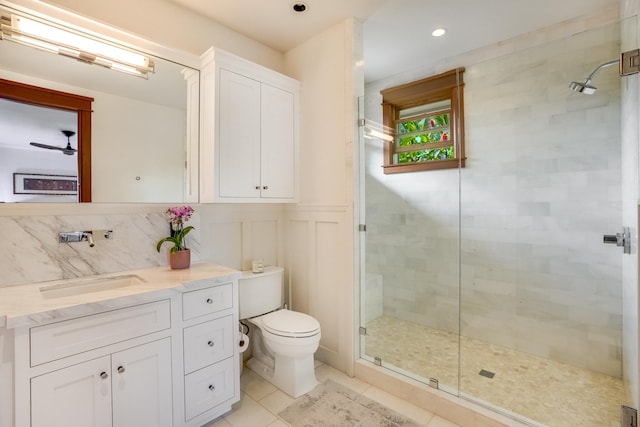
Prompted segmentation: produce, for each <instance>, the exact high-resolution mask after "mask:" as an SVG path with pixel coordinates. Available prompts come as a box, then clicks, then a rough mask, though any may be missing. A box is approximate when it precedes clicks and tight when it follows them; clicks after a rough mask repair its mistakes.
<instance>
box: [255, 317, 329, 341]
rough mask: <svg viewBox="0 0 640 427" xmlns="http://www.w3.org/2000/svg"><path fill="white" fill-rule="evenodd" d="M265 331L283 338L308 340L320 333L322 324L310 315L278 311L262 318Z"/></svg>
mask: <svg viewBox="0 0 640 427" xmlns="http://www.w3.org/2000/svg"><path fill="white" fill-rule="evenodd" d="M262 327H263V328H264V330H265V331H267V332H269V333H272V334H274V335H278V336H281V337H290V338H306V337H311V336H314V335H317V334H318V333H319V332H320V323H318V321H317V320H316V319H315V318H313V317H311V316H309V315H308V314H304V313H299V312H297V311H291V310H278V311H274V312H272V313H269V314H267V315H265V316H262Z"/></svg>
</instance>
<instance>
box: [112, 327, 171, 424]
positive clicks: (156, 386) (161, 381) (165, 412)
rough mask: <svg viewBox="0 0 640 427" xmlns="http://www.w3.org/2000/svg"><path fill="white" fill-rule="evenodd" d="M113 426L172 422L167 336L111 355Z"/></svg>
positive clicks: (169, 356) (169, 345)
mask: <svg viewBox="0 0 640 427" xmlns="http://www.w3.org/2000/svg"><path fill="white" fill-rule="evenodd" d="M111 369H112V372H113V374H112V376H113V426H114V427H128V426H136V427H145V426H148V427H164V426H172V425H173V415H172V414H173V412H172V406H173V401H172V387H171V340H170V339H169V338H164V339H162V340H159V341H154V342H151V343H149V344H144V345H140V346H138V347H133V348H130V349H128V350H124V351H121V352H119V353H114V354H112V355H111Z"/></svg>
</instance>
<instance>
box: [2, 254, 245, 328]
mask: <svg viewBox="0 0 640 427" xmlns="http://www.w3.org/2000/svg"><path fill="white" fill-rule="evenodd" d="M122 276H135V280H134V282H135V283H132V284H127V285H126V286H119V287H113V288H108V285H107V286H106V288H105V289H101V290H100V289H98V290H93V289H95V288H92V291H86V290H85V289H83V288H82V287H83V286H86V285H85V283H87V282H86V281H87V279H92V280H93V281H94V282H93V283H95V282H98V283H100V282H101V279H105V280H104V281H103V282H102V283H109V282H108V281H109V279H110V278H115V277H122ZM241 276H242V273H241V272H239V271H238V270H234V269H232V268H228V267H224V266H220V265H214V264H208V263H198V264H193V265H192V266H191V267H190V268H187V269H184V270H171V269H170V268H169V266H163V267H155V268H146V269H139V270H129V271H120V272H117V273H111V274H101V275H98V276H88V277H78V278H75V279H66V280H55V281H50V282H39V283H32V284H28V285H19V286H8V287H4V288H0V327H5V328H17V327H22V326H32V325H37V324H41V323H46V322H51V321H58V320H64V319H68V318H72V317H78V316H86V315H89V314H94V313H97V312H100V311H105V310H110V309H115V308H120V307H124V306H128V305H133V304H136V303H144V302H148V301H151V300H157V299H162V298H169V297H171V296H173V295H175V293H183V292H188V291H191V290H197V289H201V288H204V287H207V286H211V285H215V284H217V283H225V282H229V281H231V280H234V279H236V278H239V277H241ZM138 279H141V280H138ZM77 282H82V284H80V285H77V286H70V287H66V286H67V285H68V284H71V285H74V284H76V283H77ZM89 287H91V284H89ZM41 288H45V289H54V291H46V292H42V291H41ZM58 289H61V290H64V291H62V292H61V291H59V290H58ZM76 291H77V292H76Z"/></svg>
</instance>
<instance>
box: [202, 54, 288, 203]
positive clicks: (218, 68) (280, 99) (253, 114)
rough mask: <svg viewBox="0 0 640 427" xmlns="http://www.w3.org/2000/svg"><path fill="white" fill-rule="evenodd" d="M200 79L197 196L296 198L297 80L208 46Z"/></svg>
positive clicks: (224, 199) (214, 198)
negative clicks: (198, 186)
mask: <svg viewBox="0 0 640 427" xmlns="http://www.w3.org/2000/svg"><path fill="white" fill-rule="evenodd" d="M201 79H202V83H201V91H202V92H201V93H202V95H201V129H202V135H201V146H200V176H201V181H200V200H201V202H280V203H288V202H289V203H293V202H296V201H297V199H298V188H299V172H298V149H299V148H298V147H299V129H298V127H299V102H300V101H299V99H300V83H299V82H298V81H296V80H294V79H292V78H290V77H287V76H284V75H282V74H280V73H277V72H275V71H273V70H270V69H267V68H265V67H262V66H259V65H257V64H254V63H251V62H249V61H246V60H244V59H241V58H239V57H236V56H234V55H231V54H228V53H226V52H222V51H219V50H213V49H212V50H209V51H208V52H207V53H205V54H204V55H203V66H202V69H201Z"/></svg>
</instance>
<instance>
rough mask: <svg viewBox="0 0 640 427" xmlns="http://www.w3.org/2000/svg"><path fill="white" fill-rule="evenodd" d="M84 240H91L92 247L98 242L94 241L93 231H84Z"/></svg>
mask: <svg viewBox="0 0 640 427" xmlns="http://www.w3.org/2000/svg"><path fill="white" fill-rule="evenodd" d="M82 240H86V241H87V242H89V247H90V248H92V247H94V246H95V245H96V244H95V243H94V242H93V231H83V232H82Z"/></svg>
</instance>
